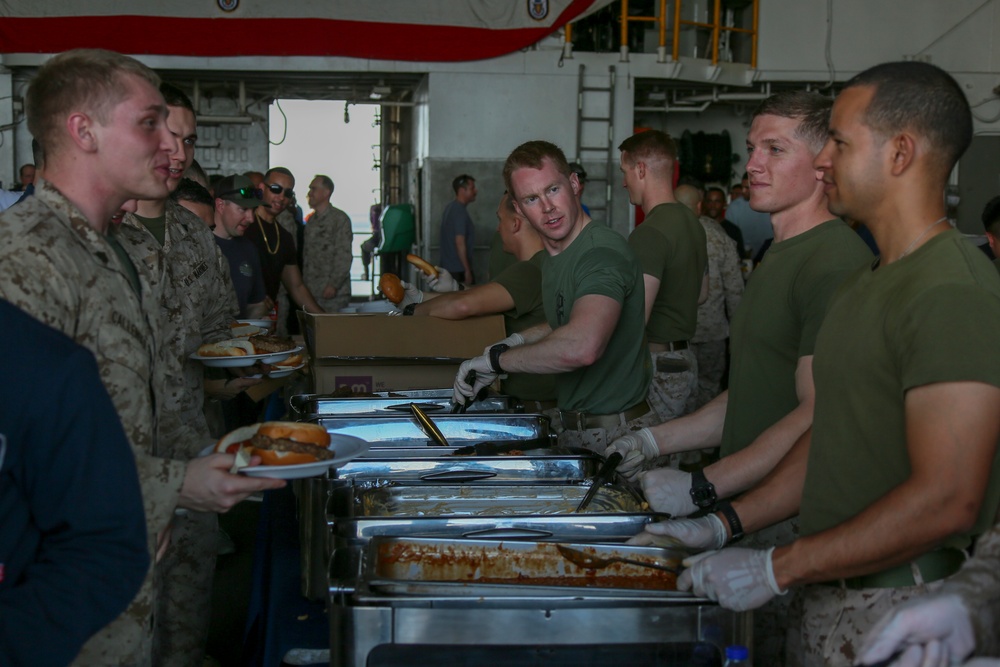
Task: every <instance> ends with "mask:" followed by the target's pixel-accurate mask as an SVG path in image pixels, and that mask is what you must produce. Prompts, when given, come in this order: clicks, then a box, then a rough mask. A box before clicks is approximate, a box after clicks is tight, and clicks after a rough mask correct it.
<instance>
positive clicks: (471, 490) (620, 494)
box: [327, 482, 643, 518]
mask: <svg viewBox="0 0 1000 667" xmlns="http://www.w3.org/2000/svg"><path fill="white" fill-rule="evenodd" d="M589 488H590V484H588V483H585V482H577V483H567V484H495V485H494V484H477V485H454V484H402V483H399V482H389V483H386V484H381V485H370V488H366V485H363V484H362V485H354V486H353V487H350V488H345V489H335V490H334V491H333V493H332V494H331V496H330V505H329V506H328V512H327V514H328V515H332V516H333V517H337V518H351V517H371V516H396V517H401V516H508V515H523V514H535V515H548V514H570V513H572V512H573V510H574V509H576V506H577V505H578V504H579V503H580V501H581V500H582V499H583V496H584V495H585V494H586V493H587V491H588V489H589ZM348 498H350V502H348ZM642 509H643V507H642V500H641V499H640V498H639V496H638V494H637V493H636V492H635V491H634V490H633V489H632V488H631V487H628V486H624V485H608V486H604V487H602V488H601V489H600V490H599V491H598V492H597V495H596V496H595V497H594V500H593V502H591V504H590V505H589V506H588V507H587V510H586V513H592V514H602V513H629V512H639V511H641V510H642Z"/></svg>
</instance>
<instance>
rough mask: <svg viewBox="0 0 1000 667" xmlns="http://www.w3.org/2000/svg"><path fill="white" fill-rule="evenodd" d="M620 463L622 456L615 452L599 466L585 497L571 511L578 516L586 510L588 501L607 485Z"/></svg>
mask: <svg viewBox="0 0 1000 667" xmlns="http://www.w3.org/2000/svg"><path fill="white" fill-rule="evenodd" d="M621 462H622V455H621V453H620V452H615V453H614V454H612V455H611V456H609V457H608V458H607V460H606V461H605V462H604V465H602V466H601V469H600V470H598V471H597V474H596V475H594V483H593V484H591V485H590V489H589V490H588V491H587V495H585V496H584V497H583V500H581V501H580V504H579V505H577V506H576V509H575V510H573V511H574V512H576V513H577V514H579V513H580V512H582V511H583V510H585V509H587V506H588V505H590V501H592V500H593V499H594V496H596V495H597V492H598V491H599V490H600V489H601V487H602V486H604V485H605V484H607V483H608V481H609V480H610V479H611V476H612V475H614V474H615V470H616V469H617V468H618V464H619V463H621Z"/></svg>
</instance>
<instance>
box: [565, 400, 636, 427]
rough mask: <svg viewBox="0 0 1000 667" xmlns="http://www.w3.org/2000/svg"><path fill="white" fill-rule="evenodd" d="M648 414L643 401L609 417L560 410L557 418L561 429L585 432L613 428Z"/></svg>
mask: <svg viewBox="0 0 1000 667" xmlns="http://www.w3.org/2000/svg"><path fill="white" fill-rule="evenodd" d="M647 412H649V403H647V402H646V401H645V400H643V401H640V402H638V403H636V404H635V405H633V406H632V407H631V408H629V409H628V410H625V411H624V412H616V413H614V414H610V415H592V414H589V413H586V412H577V411H576V410H560V411H559V418H560V420H561V421H562V425H563V428H564V429H566V430H568V431H586V430H587V429H591V428H603V429H607V428H614V427H616V426H621V425H622V424H623V423H624V422H627V421H632V420H633V419H637V418H639V417H641V416H643V415H644V414H646V413H647Z"/></svg>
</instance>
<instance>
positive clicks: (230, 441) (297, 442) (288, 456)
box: [215, 422, 334, 466]
mask: <svg viewBox="0 0 1000 667" xmlns="http://www.w3.org/2000/svg"><path fill="white" fill-rule="evenodd" d="M329 447H330V434H329V433H327V432H326V429H325V428H323V427H322V426H319V425H318V424H305V423H301V422H264V423H262V424H251V425H250V426H242V427H240V428H238V429H236V430H234V431H230V432H229V433H227V434H226V435H224V436H222V438H221V439H220V440H219V442H218V443H216V445H215V451H216V452H224V453H227V454H236V453H237V452H238V451H239V450H241V449H246V450H249V452H250V454H251V455H252V456H259V457H260V460H261V464H262V465H269V466H288V465H296V464H302V463H316V462H317V461H324V460H329V459H332V458H333V456H334V453H333V451H332V450H330V448H329Z"/></svg>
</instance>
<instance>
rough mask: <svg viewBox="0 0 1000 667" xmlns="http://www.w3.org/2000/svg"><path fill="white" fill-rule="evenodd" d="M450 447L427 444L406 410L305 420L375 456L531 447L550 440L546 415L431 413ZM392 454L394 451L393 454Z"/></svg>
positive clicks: (545, 443)
mask: <svg viewBox="0 0 1000 667" xmlns="http://www.w3.org/2000/svg"><path fill="white" fill-rule="evenodd" d="M432 419H433V420H434V423H435V424H436V425H437V427H438V428H439V429H441V432H442V433H443V434H444V436H445V437H446V438H447V439H448V441H449V443H451V444H452V445H453V446H452V447H441V446H436V445H433V444H431V441H430V440H429V439H428V438H427V436H426V435H425V434H424V432H423V431H421V430H420V427H419V426H418V425H417V423H416V421H415V420H414V419H413V417H412V416H411V415H409V414H402V415H401V414H386V415H364V416H356V415H355V416H350V415H342V416H337V417H316V418H314V419H311V420H309V421H312V422H314V423H317V424H319V425H320V426H323V427H324V428H325V429H326V430H328V431H330V432H331V433H341V434H343V435H353V436H355V437H358V438H361V439H362V440H367V441H368V442H370V443H371V445H372V451H371V452H370V454H369V456H377V455H378V450H379V449H384V448H394V449H398V448H404V449H408V450H413V449H420V448H430V449H425V451H424V456H427V455H431V456H443V455H445V454H450V453H452V452H454V450H455V449H457V448H459V447H460V446H462V445H469V444H473V443H477V442H511V441H525V442H526V444H529V445H530V446H531V448H533V449H534V448H543V447H548V446H551V445H552V444H553V442H552V439H551V437H550V433H549V419H548V417H546V416H544V415H529V414H510V413H504V414H489V415H487V414H479V415H470V414H465V415H450V414H449V415H434V416H433V417H432ZM394 455H395V454H394Z"/></svg>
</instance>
